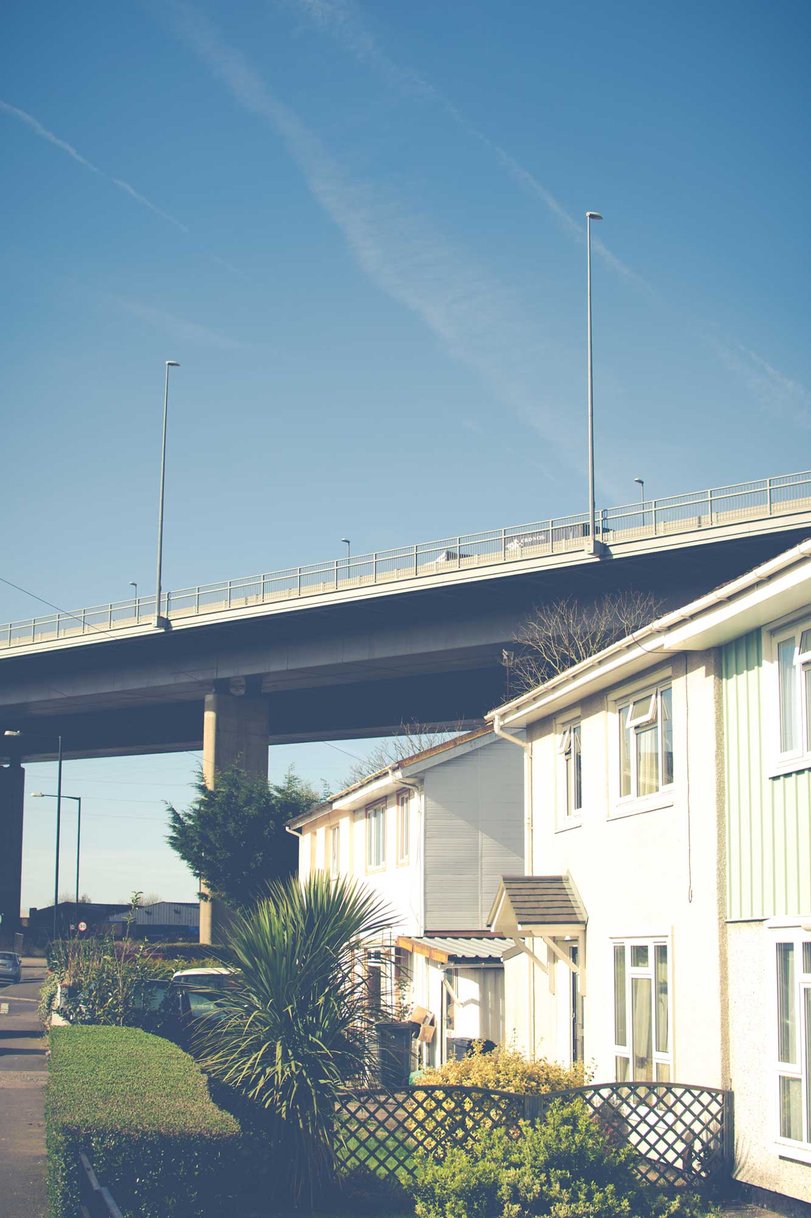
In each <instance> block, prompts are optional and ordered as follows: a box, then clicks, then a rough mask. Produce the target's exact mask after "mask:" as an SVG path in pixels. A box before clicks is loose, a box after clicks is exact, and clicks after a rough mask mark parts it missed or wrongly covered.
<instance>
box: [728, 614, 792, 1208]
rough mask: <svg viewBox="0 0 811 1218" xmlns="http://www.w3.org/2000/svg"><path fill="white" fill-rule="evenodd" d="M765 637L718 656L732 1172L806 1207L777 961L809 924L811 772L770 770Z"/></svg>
mask: <svg viewBox="0 0 811 1218" xmlns="http://www.w3.org/2000/svg"><path fill="white" fill-rule="evenodd" d="M764 638H765V639H768V633H767V632H766V633H765V634H764V633H763V632H761V631H759V630H758V631H753V632H751V633H749V634H746V635H744V636H743V637H741V638H739V639H736V640H734V641H733V642H731V643H730V644H728V645H727V646H726V647H724V648H723V656H722V663H723V706H724V722H725V754H726V787H727V795H726V827H727V842H728V863H727V869H728V874H727V892H726V903H727V918H728V921H729V924H728V928H727V940H728V953H729V957H728V958H729V964H728V977H729V981H728V984H729V1039H730V1075H731V1086H732V1088H733V1091H734V1093H735V1130H736V1163H737V1172H736V1174H737V1176H738V1178H739V1179H741V1180H742V1181H745V1182H746V1183H748V1184H751V1185H754V1186H755V1187H758V1188H764V1189H769V1190H770V1191H772V1192H777V1193H783V1194H785V1195H787V1196H789V1197H796V1198H799V1199H800V1200H803V1201H811V1150H809V1149H807V1148H799V1147H798V1146H797V1144H796V1143H794V1144H791V1143H786V1142H781V1141H780V1140H779V1137H778V1134H779V1128H780V1126H779V1114H778V1081H777V1073H778V1072H777V1066H776V1061H777V1023H778V1017H777V1001H776V954H775V944H776V943H777V941H778V939H779V938H780V937H781V936H780V935H779V933H778V929H777V928H778V927H779V926H780V924H781V923H782V924H784V925H785V924H786V923H787V922H789V921H792V920H793V922H794V924H795V926H796V925H809V924H811V771H809V770H808V769H805V770H803V769H799V770H797V771H796V772H795V773H784V774H777V773H774V768H775V760H776V757H777V752H778V748H779V741H778V732H779V716H778V714H777V712H776V709H775V693H776V674H773V673H772V671H771V669H770V667H769V665H768V663H764V658H765V657H764V652H765V650H766V648H765V647H764ZM807 1069H808V1067H807ZM801 1160H802V1161H801Z"/></svg>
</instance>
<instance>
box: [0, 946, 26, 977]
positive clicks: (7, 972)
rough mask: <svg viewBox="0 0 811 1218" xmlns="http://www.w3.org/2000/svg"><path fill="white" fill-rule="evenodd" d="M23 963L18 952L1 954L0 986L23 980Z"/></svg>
mask: <svg viewBox="0 0 811 1218" xmlns="http://www.w3.org/2000/svg"><path fill="white" fill-rule="evenodd" d="M22 975H23V962H22V960H21V959H20V957H19V956H18V955H17V953H16V952H0V985H13V984H14V983H15V982H17V981H21V980H22Z"/></svg>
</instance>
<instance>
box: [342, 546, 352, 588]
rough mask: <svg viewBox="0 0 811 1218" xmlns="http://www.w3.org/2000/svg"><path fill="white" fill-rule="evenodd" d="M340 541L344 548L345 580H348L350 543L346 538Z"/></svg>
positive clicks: (350, 555) (350, 553)
mask: <svg viewBox="0 0 811 1218" xmlns="http://www.w3.org/2000/svg"><path fill="white" fill-rule="evenodd" d="M341 541H342V542H343V543H344V545H345V546H346V578H347V579H349V560H350V558H351V557H352V542H351V541H350V539H349V538H348V537H342V538H341Z"/></svg>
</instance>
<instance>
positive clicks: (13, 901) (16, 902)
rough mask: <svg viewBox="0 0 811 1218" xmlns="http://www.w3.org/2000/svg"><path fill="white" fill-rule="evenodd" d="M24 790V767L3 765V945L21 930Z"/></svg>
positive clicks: (0, 903)
mask: <svg viewBox="0 0 811 1218" xmlns="http://www.w3.org/2000/svg"><path fill="white" fill-rule="evenodd" d="M24 791H25V770H24V769H23V768H22V766H21V765H20V764H19V763H18V762H12V763H11V764H10V765H4V766H0V914H2V922H0V946H2V945H3V944H6V943H7V944H8V945H9V946H11V945H12V943H13V941H14V933H15V931H18V930H19V929H20V898H21V894H22V872H23V794H24Z"/></svg>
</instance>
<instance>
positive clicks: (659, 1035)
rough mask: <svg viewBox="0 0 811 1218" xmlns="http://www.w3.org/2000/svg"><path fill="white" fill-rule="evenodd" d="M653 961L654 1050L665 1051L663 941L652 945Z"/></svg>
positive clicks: (667, 1040) (666, 1037)
mask: <svg viewBox="0 0 811 1218" xmlns="http://www.w3.org/2000/svg"><path fill="white" fill-rule="evenodd" d="M653 961H654V976H655V981H656V1052H657V1053H667V1052H668V1049H669V1045H670V1029H669V1027H668V1003H667V947H666V945H665V944H664V943H657V945H656V946H655V947H654V949H653ZM657 1077H658V1076H657ZM664 1081H667V1080H664Z"/></svg>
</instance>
